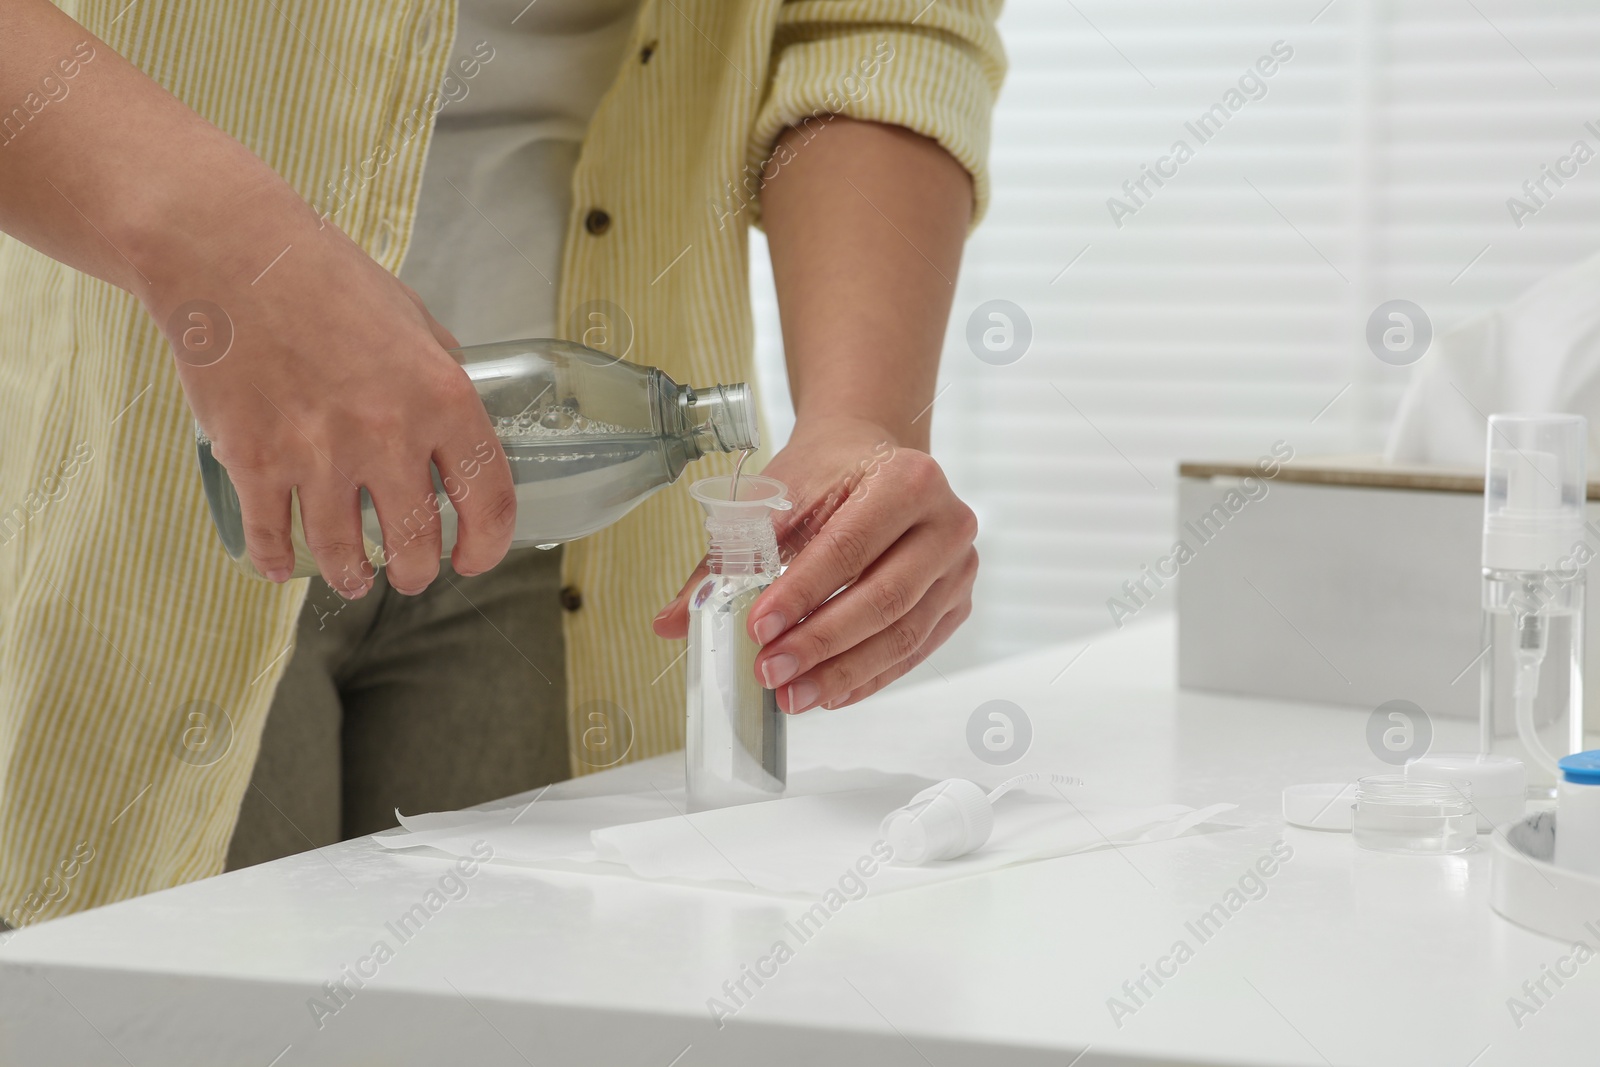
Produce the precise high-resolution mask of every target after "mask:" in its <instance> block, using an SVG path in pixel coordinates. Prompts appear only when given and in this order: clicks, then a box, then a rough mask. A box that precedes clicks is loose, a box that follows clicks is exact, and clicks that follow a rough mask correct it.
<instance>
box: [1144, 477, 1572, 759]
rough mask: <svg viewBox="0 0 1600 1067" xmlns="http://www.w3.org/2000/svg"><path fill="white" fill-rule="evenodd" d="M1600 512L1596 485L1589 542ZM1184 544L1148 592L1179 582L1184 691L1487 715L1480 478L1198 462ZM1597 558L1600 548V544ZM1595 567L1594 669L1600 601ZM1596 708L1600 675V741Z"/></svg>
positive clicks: (1181, 500)
mask: <svg viewBox="0 0 1600 1067" xmlns="http://www.w3.org/2000/svg"><path fill="white" fill-rule="evenodd" d="M1273 468H1275V473H1274V475H1273V476H1271V477H1267V476H1264V473H1263V471H1264V470H1265V469H1273ZM1597 499H1600V482H1591V483H1590V484H1589V509H1588V510H1589V519H1590V528H1591V530H1593V531H1596V532H1597V533H1600V503H1597ZM1177 532H1178V537H1179V539H1180V541H1181V542H1183V543H1185V544H1187V546H1188V548H1189V551H1188V552H1187V553H1182V552H1180V551H1178V548H1177V546H1176V545H1175V546H1174V552H1173V554H1174V555H1175V556H1177V557H1178V559H1177V560H1176V561H1175V563H1174V564H1167V565H1165V566H1163V564H1162V561H1161V560H1157V561H1156V563H1155V566H1154V569H1153V570H1152V568H1150V567H1147V568H1146V569H1145V570H1146V573H1147V574H1148V575H1150V577H1151V578H1152V581H1147V582H1145V583H1144V586H1145V587H1151V586H1152V585H1153V579H1154V578H1159V577H1160V576H1161V575H1162V574H1163V573H1164V572H1165V571H1168V570H1175V571H1177V572H1178V573H1177V577H1178V590H1177V593H1178V596H1177V600H1178V684H1179V685H1181V686H1184V687H1187V688H1192V689H1211V690H1220V691H1224V692H1230V693H1244V694H1249V695H1256V696H1268V697H1279V698H1285V699H1290V700H1308V701H1317V702H1322V703H1334V704H1350V705H1356V706H1359V707H1363V708H1368V709H1371V708H1375V707H1377V706H1378V705H1379V704H1381V703H1383V702H1384V701H1387V700H1394V699H1403V700H1410V701H1412V702H1413V703H1415V704H1417V705H1418V706H1419V707H1421V708H1422V709H1423V710H1424V711H1426V712H1428V714H1430V715H1443V716H1452V717H1461V718H1476V717H1477V715H1478V668H1479V664H1478V662H1477V658H1478V656H1479V653H1480V652H1481V651H1482V650H1483V644H1482V638H1481V636H1480V629H1481V621H1482V615H1481V611H1480V608H1479V596H1480V588H1481V583H1482V562H1481V561H1482V544H1481V542H1482V536H1483V472H1482V471H1481V470H1480V471H1471V470H1452V469H1445V468H1415V467H1413V468H1405V467H1396V466H1391V465H1387V464H1384V463H1383V462H1382V461H1381V460H1380V459H1379V458H1377V457H1340V458H1334V459H1326V460H1308V461H1296V462H1295V463H1294V465H1293V466H1287V465H1286V466H1281V467H1279V466H1277V465H1276V464H1275V463H1269V464H1268V465H1267V466H1266V467H1262V466H1260V465H1251V464H1237V463H1184V464H1182V465H1180V467H1179V482H1178V531H1177ZM1590 545H1591V547H1593V548H1596V549H1597V550H1600V536H1596V535H1591V538H1590ZM1184 557H1186V558H1184ZM1163 558H1164V559H1165V558H1172V557H1170V556H1169V557H1163ZM1589 569H1590V571H1591V574H1590V577H1589V589H1588V599H1587V601H1586V604H1585V607H1586V612H1585V615H1586V617H1585V620H1584V625H1585V650H1584V658H1585V664H1586V666H1587V667H1588V668H1589V670H1591V671H1592V670H1593V669H1596V668H1597V667H1600V656H1597V655H1596V642H1597V641H1600V620H1597V619H1596V607H1595V605H1596V602H1597V601H1600V588H1596V582H1595V578H1594V576H1593V573H1592V572H1593V571H1594V565H1593V564H1591V565H1590V568H1589ZM1140 588H1141V587H1140V586H1139V585H1137V584H1136V585H1135V586H1134V588H1133V590H1131V594H1137V593H1139V592H1140ZM1124 592H1125V593H1130V591H1129V590H1128V589H1127V588H1126V587H1125V588H1124ZM1124 599H1128V598H1126V597H1125V598H1124ZM1597 702H1600V679H1596V678H1595V677H1594V676H1593V675H1592V674H1590V675H1589V684H1588V686H1587V688H1586V692H1585V713H1586V714H1585V722H1586V724H1587V728H1588V729H1589V730H1591V731H1592V730H1594V729H1595V728H1596V726H1597V725H1600V713H1597V712H1596V704H1597Z"/></svg>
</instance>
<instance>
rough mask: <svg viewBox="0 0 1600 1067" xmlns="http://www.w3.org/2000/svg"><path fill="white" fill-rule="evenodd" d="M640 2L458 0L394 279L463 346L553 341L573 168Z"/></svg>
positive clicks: (625, 42) (621, 53) (597, 0)
mask: <svg viewBox="0 0 1600 1067" xmlns="http://www.w3.org/2000/svg"><path fill="white" fill-rule="evenodd" d="M638 7H639V0H535V2H534V3H532V4H530V3H528V2H527V0H460V9H459V13H458V15H457V20H458V21H457V28H456V38H455V47H454V49H453V51H452V52H451V57H450V66H449V71H450V73H449V74H448V75H447V77H446V79H445V84H444V86H443V88H442V89H441V94H442V95H443V97H444V98H445V100H446V101H447V102H446V103H445V104H444V106H443V107H442V108H441V109H440V111H439V113H438V115H437V116H436V117H435V119H434V133H433V143H432V144H431V145H430V147H429V149H428V158H427V166H426V170H425V171H424V175H423V181H422V193H421V196H420V198H419V200H418V202H417V219H416V225H415V229H414V230H413V234H412V241H411V248H410V251H409V252H408V253H407V255H406V259H405V263H404V265H403V266H402V267H401V270H400V278H401V280H402V281H404V282H405V283H406V284H407V285H409V286H411V287H412V288H413V289H415V290H416V291H417V293H418V294H419V295H420V296H421V297H422V299H423V302H424V303H425V304H426V305H427V306H428V310H429V311H431V312H432V313H433V315H434V317H435V318H437V319H438V320H439V321H440V322H442V323H444V325H445V326H447V327H449V329H450V330H451V331H452V332H453V333H454V334H455V335H456V337H457V339H459V340H460V341H461V343H462V344H464V345H471V344H482V343H485V342H489V341H505V340H511V339H514V338H520V337H550V336H554V335H555V334H556V333H558V332H559V331H558V330H557V323H556V321H555V314H556V310H555V309H556V285H557V282H558V280H559V278H558V273H557V272H558V270H559V268H560V263H561V245H562V240H563V238H564V237H565V235H566V225H567V214H568V209H569V206H570V200H571V183H572V170H573V167H574V166H575V165H576V164H577V161H578V149H579V146H580V145H581V144H582V142H583V135H584V131H585V130H586V129H587V128H588V125H589V120H590V118H592V117H593V115H594V112H595V108H596V107H598V106H599V104H600V97H601V96H603V95H604V94H605V91H606V89H607V88H609V87H610V85H611V83H612V81H613V80H614V79H615V77H616V74H617V70H618V69H619V67H620V65H621V63H622V60H623V51H624V49H625V48H626V47H627V39H628V34H629V32H630V30H631V29H632V27H633V19H634V16H635V15H636V13H637V11H638Z"/></svg>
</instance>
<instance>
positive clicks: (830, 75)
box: [749, 0, 1006, 226]
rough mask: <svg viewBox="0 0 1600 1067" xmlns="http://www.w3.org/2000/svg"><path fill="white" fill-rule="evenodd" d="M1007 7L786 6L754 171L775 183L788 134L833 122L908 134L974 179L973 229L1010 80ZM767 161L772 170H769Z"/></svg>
mask: <svg viewBox="0 0 1600 1067" xmlns="http://www.w3.org/2000/svg"><path fill="white" fill-rule="evenodd" d="M1000 6H1001V0H932V2H931V3H930V2H928V0H789V2H787V3H785V4H784V5H783V8H782V11H781V12H780V14H779V17H778V29H777V33H776V35H775V37H774V40H773V46H772V47H773V56H772V63H771V65H770V67H769V76H768V81H767V85H766V87H765V94H764V97H763V100H762V103H761V106H760V109H759V110H758V112H757V114H756V120H755V123H754V126H753V129H752V130H751V137H750V147H749V156H750V158H749V164H750V166H751V168H752V170H754V169H757V168H762V167H763V166H765V168H766V173H767V175H768V176H769V177H770V176H772V175H773V174H774V173H776V172H777V171H778V170H781V164H782V162H783V160H782V159H781V158H779V157H774V156H773V147H774V145H775V144H776V142H777V139H778V136H779V135H780V134H781V133H782V132H783V130H785V129H786V128H788V127H791V126H793V127H797V128H799V129H801V130H802V131H804V132H807V133H810V132H811V131H816V132H817V133H818V134H819V135H821V131H822V130H824V129H825V128H826V119H827V116H829V115H845V116H848V117H850V118H853V119H862V120H865V121H870V122H884V123H890V124H892V125H895V126H904V127H906V128H907V129H910V130H914V131H915V132H917V133H920V134H922V135H923V136H924V137H928V138H931V139H933V140H935V141H937V142H938V143H939V144H940V145H942V146H943V147H944V149H945V150H946V151H947V152H949V153H950V154H951V155H952V156H954V157H955V158H956V160H957V161H958V162H959V163H960V164H961V165H962V166H963V167H965V168H966V169H967V172H968V173H970V174H971V175H972V188H973V205H972V224H973V225H974V226H976V225H977V223H978V221H979V220H980V219H981V218H982V217H983V213H984V210H985V209H986V208H987V206H988V202H989V167H988V156H989V120H990V113H991V112H992V111H993V109H994V101H995V97H996V96H997V95H998V93H999V91H1000V83H1001V81H1002V80H1003V79H1004V77H1005V68H1006V61H1005V52H1004V50H1003V48H1002V47H1001V44H1000V35H999V33H998V32H997V31H996V29H995V20H996V19H997V18H998V17H999V13H1000ZM769 160H770V162H769Z"/></svg>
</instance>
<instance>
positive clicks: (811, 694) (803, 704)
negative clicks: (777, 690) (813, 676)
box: [789, 679, 817, 715]
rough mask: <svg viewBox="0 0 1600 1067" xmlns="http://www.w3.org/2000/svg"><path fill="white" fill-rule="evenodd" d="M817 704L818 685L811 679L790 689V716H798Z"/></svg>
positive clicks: (795, 684) (797, 683)
mask: <svg viewBox="0 0 1600 1067" xmlns="http://www.w3.org/2000/svg"><path fill="white" fill-rule="evenodd" d="M816 702H817V683H816V682H813V681H811V680H809V679H807V680H805V681H801V682H796V683H794V684H793V685H791V686H790V687H789V714H790V715H798V714H800V713H801V712H802V711H805V710H806V709H807V708H809V707H811V705H813V704H815V703H816Z"/></svg>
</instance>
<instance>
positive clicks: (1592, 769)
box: [1556, 749, 1600, 785]
mask: <svg viewBox="0 0 1600 1067" xmlns="http://www.w3.org/2000/svg"><path fill="white" fill-rule="evenodd" d="M1556 766H1557V767H1560V768H1561V777H1562V778H1563V779H1564V780H1566V781H1568V782H1572V783H1573V784H1575V785H1600V749H1592V750H1590V751H1588V752H1574V753H1573V754H1572V755H1570V756H1562V757H1561V758H1560V759H1559V760H1557V761H1556Z"/></svg>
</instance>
